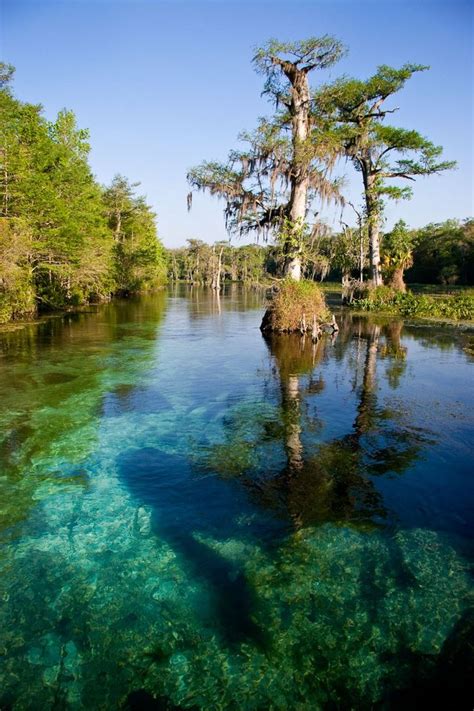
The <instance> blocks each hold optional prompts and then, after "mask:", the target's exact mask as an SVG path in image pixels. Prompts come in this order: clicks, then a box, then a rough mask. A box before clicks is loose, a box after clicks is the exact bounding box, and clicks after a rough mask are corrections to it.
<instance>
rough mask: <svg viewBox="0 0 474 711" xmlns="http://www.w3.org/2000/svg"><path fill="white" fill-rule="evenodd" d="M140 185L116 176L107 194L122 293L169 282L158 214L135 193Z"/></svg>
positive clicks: (118, 285) (116, 268)
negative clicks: (159, 237)
mask: <svg viewBox="0 0 474 711" xmlns="http://www.w3.org/2000/svg"><path fill="white" fill-rule="evenodd" d="M137 185H138V184H137V183H135V184H131V183H130V182H129V181H128V180H127V178H124V177H123V176H121V175H116V176H115V177H114V179H113V181H112V184H111V185H110V187H109V188H107V190H106V191H105V193H104V202H105V206H106V212H107V216H108V225H109V228H110V229H111V231H112V233H113V236H114V247H113V253H114V273H115V282H116V287H117V291H119V292H120V293H131V292H136V291H141V290H143V289H153V288H156V287H158V286H160V285H161V284H163V283H164V282H165V281H166V258H165V251H164V248H163V246H162V245H161V243H160V242H159V241H158V239H157V234H156V225H155V217H156V215H155V214H154V212H153V211H152V210H151V208H150V207H149V206H148V205H147V204H146V202H145V199H144V198H143V197H141V196H136V195H135V192H134V188H135V187H137Z"/></svg>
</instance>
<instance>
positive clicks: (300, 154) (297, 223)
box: [285, 67, 311, 281]
mask: <svg viewBox="0 0 474 711" xmlns="http://www.w3.org/2000/svg"><path fill="white" fill-rule="evenodd" d="M287 76H288V78H289V80H290V82H291V105H290V113H291V115H292V144H293V160H292V163H293V165H292V171H291V193H290V201H289V205H288V208H289V210H288V213H289V218H290V222H291V230H292V232H293V234H292V235H291V236H292V239H291V241H290V243H289V244H288V245H287V252H288V258H287V259H286V263H285V275H286V276H289V277H291V278H292V279H294V280H295V281H300V279H301V257H300V256H299V255H298V254H295V251H297V248H296V250H295V246H294V242H295V241H296V242H297V241H298V240H299V234H298V233H299V232H300V231H301V230H302V228H303V225H304V221H305V217H306V205H307V199H308V182H309V178H308V167H309V166H308V159H307V157H306V146H305V143H306V141H307V139H308V133H309V107H310V103H311V96H310V92H309V82H308V75H307V74H306V73H305V72H303V71H301V70H300V69H297V68H296V67H294V68H293V69H292V70H290V73H289V74H287Z"/></svg>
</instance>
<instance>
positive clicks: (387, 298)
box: [352, 286, 474, 321]
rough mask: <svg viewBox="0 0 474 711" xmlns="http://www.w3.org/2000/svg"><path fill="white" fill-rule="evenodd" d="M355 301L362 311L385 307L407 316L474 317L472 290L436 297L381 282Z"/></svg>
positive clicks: (470, 318) (355, 305)
mask: <svg viewBox="0 0 474 711" xmlns="http://www.w3.org/2000/svg"><path fill="white" fill-rule="evenodd" d="M352 305H353V307H354V308H357V309H360V310H362V311H384V312H386V313H394V314H399V315H400V316H404V317H410V316H411V317H421V318H447V319H453V320H456V321H459V320H463V321H471V320H474V296H473V295H472V294H463V293H460V294H456V295H455V296H450V295H446V296H443V297H435V296H428V295H425V294H419V295H418V294H414V293H413V292H411V291H407V292H405V293H403V292H396V291H394V290H393V289H391V288H390V287H387V286H378V287H376V288H371V289H370V288H369V289H367V290H366V292H365V294H364V296H363V298H360V299H357V300H356V301H354V302H353V304H352Z"/></svg>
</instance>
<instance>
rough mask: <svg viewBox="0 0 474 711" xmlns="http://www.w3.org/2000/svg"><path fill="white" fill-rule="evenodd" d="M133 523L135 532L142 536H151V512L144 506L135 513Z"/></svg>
mask: <svg viewBox="0 0 474 711" xmlns="http://www.w3.org/2000/svg"><path fill="white" fill-rule="evenodd" d="M133 523H134V529H135V531H136V532H137V533H138V534H139V535H140V536H143V537H147V536H149V535H150V533H151V512H150V511H147V510H146V509H145V507H144V506H140V508H138V509H137V511H136V513H135V520H134V522H133Z"/></svg>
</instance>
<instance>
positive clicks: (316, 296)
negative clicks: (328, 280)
mask: <svg viewBox="0 0 474 711" xmlns="http://www.w3.org/2000/svg"><path fill="white" fill-rule="evenodd" d="M303 317H304V318H305V320H306V325H307V327H308V328H310V327H311V326H312V323H313V318H314V317H316V320H317V321H318V323H321V322H322V321H327V320H328V319H330V317H331V316H330V313H329V312H328V310H327V307H326V302H325V299H324V294H323V293H322V291H321V289H320V288H319V286H318V285H317V284H315V283H314V282H313V281H298V282H297V281H294V280H293V279H286V280H285V281H283V282H282V283H281V284H280V286H279V288H278V291H277V292H276V294H275V295H274V296H273V298H272V301H271V303H270V306H269V307H268V309H267V311H266V313H265V316H264V320H263V322H262V330H265V331H282V332H292V331H299V330H300V329H301V324H302V319H303Z"/></svg>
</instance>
